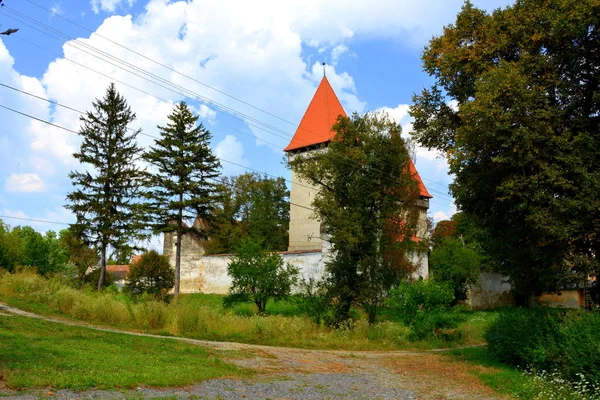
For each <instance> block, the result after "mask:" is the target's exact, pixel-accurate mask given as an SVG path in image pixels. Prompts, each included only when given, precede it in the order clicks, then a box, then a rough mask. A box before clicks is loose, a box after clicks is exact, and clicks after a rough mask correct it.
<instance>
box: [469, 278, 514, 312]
mask: <svg viewBox="0 0 600 400" xmlns="http://www.w3.org/2000/svg"><path fill="white" fill-rule="evenodd" d="M467 303H468V304H470V305H471V307H473V309H474V310H487V309H491V308H496V307H501V306H503V305H508V304H511V303H512V297H511V295H510V284H508V283H506V277H504V276H502V275H500V274H495V273H491V272H483V273H482V274H481V277H480V278H479V282H478V283H477V284H475V285H473V286H471V287H470V288H469V298H468V299H467Z"/></svg>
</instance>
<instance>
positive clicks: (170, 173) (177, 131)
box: [144, 102, 220, 296]
mask: <svg viewBox="0 0 600 400" xmlns="http://www.w3.org/2000/svg"><path fill="white" fill-rule="evenodd" d="M168 118H169V122H168V123H167V126H165V127H162V126H159V127H158V129H159V130H160V133H161V138H160V139H157V140H156V142H155V146H151V147H150V150H149V151H148V152H147V153H146V154H145V155H144V159H145V160H146V161H148V162H149V163H151V164H152V165H153V170H152V173H151V174H150V190H149V193H148V195H149V198H150V206H151V208H152V210H153V213H152V214H153V218H154V231H155V232H169V231H176V233H177V241H176V252H175V289H174V290H175V295H176V296H177V295H178V294H179V286H180V284H179V282H180V270H181V236H182V234H185V233H191V234H194V235H197V236H199V237H206V230H205V229H203V228H202V227H200V226H198V225H196V226H194V225H191V226H187V225H186V224H185V223H184V221H185V220H192V219H195V218H200V219H202V220H204V221H207V220H210V219H211V215H212V211H213V208H214V204H215V199H216V197H217V195H218V190H217V188H218V185H217V184H216V183H215V181H214V179H216V178H217V177H218V176H219V168H220V163H219V160H218V158H217V157H216V156H215V155H214V154H213V153H212V151H211V148H210V143H209V141H210V139H211V134H210V132H209V131H208V130H207V129H206V128H204V126H203V125H202V123H200V124H198V117H197V116H194V115H193V114H192V112H191V111H190V109H189V108H188V106H187V105H186V104H185V103H184V102H181V103H179V104H177V106H176V107H175V110H174V111H173V112H172V113H171V114H170V115H169V116H168Z"/></svg>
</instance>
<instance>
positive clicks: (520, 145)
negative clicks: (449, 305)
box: [410, 0, 600, 298]
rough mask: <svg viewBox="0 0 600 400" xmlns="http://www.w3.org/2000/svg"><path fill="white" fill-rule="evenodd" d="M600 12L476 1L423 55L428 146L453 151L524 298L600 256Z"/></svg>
mask: <svg viewBox="0 0 600 400" xmlns="http://www.w3.org/2000/svg"><path fill="white" fill-rule="evenodd" d="M599 25H600V4H599V3H598V2H597V1H583V2H574V1H570V0H547V1H543V2H540V1H535V0H521V1H517V2H516V3H515V4H514V5H512V6H509V7H506V8H504V9H499V10H496V11H494V12H493V13H492V14H487V13H486V12H485V11H482V10H479V9H477V8H476V7H474V6H473V5H472V3H470V2H467V3H466V4H465V5H464V7H463V9H462V11H461V12H460V13H459V15H458V16H457V18H456V22H455V23H454V24H453V25H449V26H447V27H446V28H444V32H443V34H442V35H440V36H439V37H435V38H433V39H432V40H431V41H430V43H429V45H428V46H427V48H426V49H425V52H424V54H423V57H422V58H423V63H424V68H425V70H426V71H427V72H428V73H429V74H430V75H432V76H433V78H434V79H435V83H434V85H433V86H432V87H431V88H430V89H426V90H424V91H423V92H422V93H421V94H419V95H416V96H415V97H414V105H413V106H412V108H411V111H410V112H411V115H412V116H413V117H414V118H415V122H414V125H413V127H414V131H415V137H416V139H417V141H418V142H419V143H420V144H421V145H423V146H425V147H427V148H435V149H438V150H441V151H444V152H445V153H446V156H447V158H448V161H449V164H450V171H451V172H452V173H453V174H455V176H456V180H455V182H454V184H453V185H452V186H451V190H452V192H453V195H454V197H455V199H456V203H457V205H458V206H459V207H460V208H461V209H462V210H464V211H465V212H467V213H469V214H471V215H472V216H473V217H474V218H475V220H476V222H477V224H478V225H479V226H480V227H481V228H483V229H484V231H485V233H486V236H487V238H488V239H489V240H485V241H482V242H481V245H482V246H484V247H485V250H486V253H488V254H489V255H490V256H492V257H493V258H495V259H496V260H497V262H496V263H495V266H494V267H495V269H496V270H497V272H499V273H502V274H504V275H508V276H510V280H511V284H512V285H513V289H515V290H516V291H517V294H519V295H521V296H522V297H529V298H531V297H532V295H533V294H534V293H536V292H541V291H553V290H556V289H559V288H560V287H561V286H562V285H564V284H565V283H567V281H568V280H569V278H570V277H571V271H570V270H571V267H575V268H577V264H576V263H573V262H572V260H571V258H572V257H586V258H588V259H589V260H592V261H594V264H595V266H594V269H595V270H596V271H595V273H597V269H598V260H597V257H596V255H597V254H599V253H600V241H599V240H598V234H599V233H600V223H599V221H600V220H599V218H600V214H598V212H597V210H598V209H599V208H600V198H599V197H598V196H597V193H598V191H599V190H600V175H599V174H598V172H597V165H598V164H599V163H600V136H599V135H598V131H599V129H600V119H599V118H598V114H599V112H600V96H599V95H598V93H600V79H599V77H598V73H597V66H598V65H600V30H599V29H598V26H599Z"/></svg>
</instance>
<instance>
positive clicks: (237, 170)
mask: <svg viewBox="0 0 600 400" xmlns="http://www.w3.org/2000/svg"><path fill="white" fill-rule="evenodd" d="M214 152H215V155H216V156H217V157H219V159H221V166H222V167H223V174H224V175H239V174H241V173H243V172H246V170H245V169H244V168H243V167H240V166H239V165H235V164H240V165H246V166H248V164H249V162H248V160H247V159H245V158H244V146H243V145H242V144H241V143H240V142H238V140H237V139H236V138H235V136H233V135H227V136H225V139H223V140H222V141H220V142H219V143H218V144H217V145H216V146H215V149H214ZM224 160H227V161H224ZM228 161H229V162H228ZM232 163H235V164H232Z"/></svg>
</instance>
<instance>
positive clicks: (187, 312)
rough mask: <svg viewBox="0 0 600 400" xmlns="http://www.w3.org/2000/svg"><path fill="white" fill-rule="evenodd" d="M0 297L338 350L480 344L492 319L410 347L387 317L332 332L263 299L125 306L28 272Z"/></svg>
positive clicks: (109, 318) (30, 305) (119, 297)
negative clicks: (452, 337)
mask: <svg viewBox="0 0 600 400" xmlns="http://www.w3.org/2000/svg"><path fill="white" fill-rule="evenodd" d="M0 300H2V301H4V302H6V303H8V304H10V305H13V306H16V307H19V308H22V309H25V310H28V311H33V312H36V313H39V314H42V315H53V316H61V317H67V318H70V319H75V320H81V321H86V322H91V323H94V324H98V325H109V326H114V327H119V328H123V329H130V330H137V331H143V332H150V333H157V334H162V335H172V336H183V337H189V338H194V339H204V340H215V341H234V342H242V343H251V344H262V345H271V346H283V347H297V348H312V349H340V350H398V349H419V348H425V349H426V348H438V347H452V346H456V345H469V344H478V343H483V339H482V333H483V329H484V327H485V325H486V324H487V323H489V322H490V321H491V320H492V319H493V318H494V316H495V314H494V313H468V321H467V322H466V323H465V324H464V325H463V326H462V327H460V328H459V329H460V331H461V335H460V340H456V341H451V342H449V341H446V340H443V339H441V338H437V339H431V340H427V341H422V342H410V341H409V340H408V335H409V333H410V328H409V327H406V326H403V325H402V324H400V323H397V322H395V321H391V320H383V321H381V322H380V323H378V324H375V325H372V326H370V325H369V324H368V323H367V321H366V318H365V316H364V315H362V316H361V317H360V318H359V319H358V320H356V321H355V322H354V325H353V327H352V329H340V330H336V329H329V328H327V327H324V326H319V325H316V324H314V323H313V322H312V321H311V320H310V318H308V317H306V316H302V315H300V311H299V310H298V308H297V307H296V306H295V305H294V304H293V302H279V303H273V302H270V303H269V304H268V307H267V311H268V313H269V315H268V316H266V317H263V316H257V315H255V311H256V309H255V306H254V305H252V304H241V305H237V306H235V307H233V308H231V309H224V308H223V306H222V296H218V295H205V294H196V295H187V296H181V297H180V298H179V299H178V300H177V301H174V302H172V303H171V304H164V303H161V302H156V301H152V300H149V299H146V300H144V301H139V302H133V301H132V300H131V299H130V298H128V297H127V296H124V295H123V294H120V293H111V292H109V291H104V292H102V293H98V292H96V291H94V290H91V289H90V290H78V289H73V288H71V287H69V286H68V285H66V284H65V283H64V282H62V281H61V280H60V279H56V278H54V279H45V278H42V277H40V276H38V275H36V274H34V273H32V272H28V271H22V272H20V273H17V274H7V273H5V274H3V275H1V276H0Z"/></svg>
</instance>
